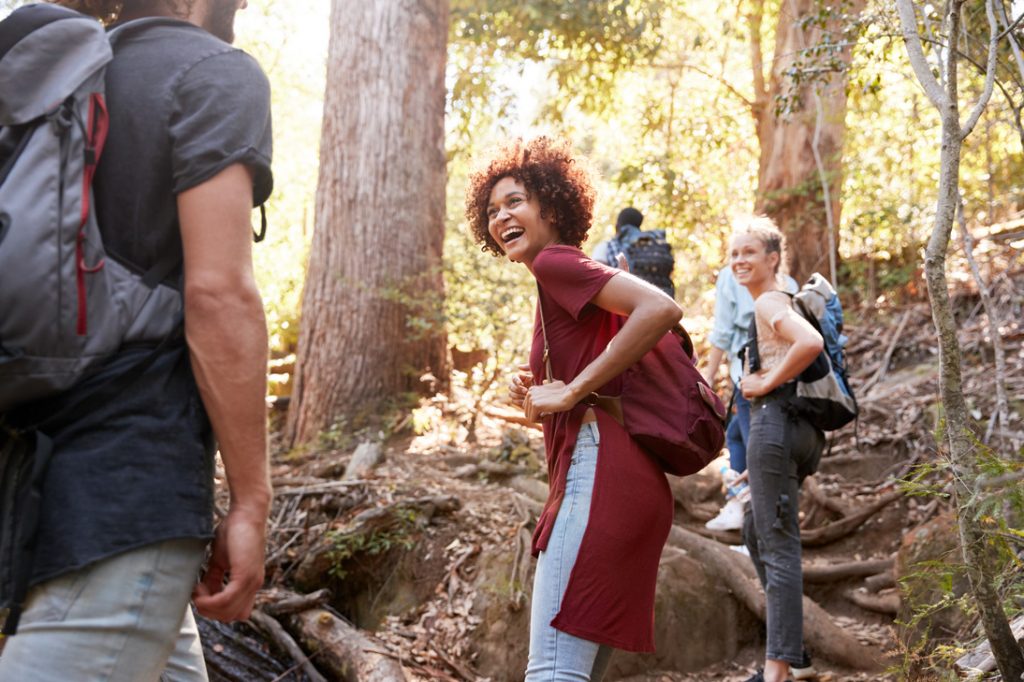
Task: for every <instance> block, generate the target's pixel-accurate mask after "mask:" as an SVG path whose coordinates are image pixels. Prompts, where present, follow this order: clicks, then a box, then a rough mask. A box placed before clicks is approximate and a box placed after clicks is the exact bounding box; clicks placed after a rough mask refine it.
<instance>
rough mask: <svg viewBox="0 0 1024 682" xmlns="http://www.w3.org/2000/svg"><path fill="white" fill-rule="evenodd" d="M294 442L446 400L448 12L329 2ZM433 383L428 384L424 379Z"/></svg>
mask: <svg viewBox="0 0 1024 682" xmlns="http://www.w3.org/2000/svg"><path fill="white" fill-rule="evenodd" d="M331 27H332V30H331V44H330V50H329V55H328V63H327V92H326V95H325V98H324V120H323V131H322V136H321V146H320V149H321V152H320V179H319V185H318V187H317V197H316V228H315V232H314V235H313V245H312V250H311V252H310V258H309V267H308V272H307V276H306V285H305V290H304V292H303V299H302V330H301V334H300V339H299V348H298V354H297V362H296V369H295V389H294V394H293V396H292V402H291V406H290V409H289V414H288V425H287V435H288V437H289V439H290V440H291V442H293V443H296V442H306V441H309V440H310V439H311V438H314V437H316V436H317V434H318V433H320V432H321V431H323V430H324V429H326V428H328V427H330V426H331V425H332V424H334V423H335V422H337V421H338V420H339V419H341V418H347V419H349V420H354V421H358V420H359V419H360V418H362V417H365V416H369V415H373V414H374V413H375V412H377V411H378V410H379V409H380V408H382V407H383V406H384V405H385V404H386V403H387V402H388V401H394V400H396V399H400V398H401V397H402V396H403V395H407V394H408V393H410V392H421V393H422V392H424V391H432V390H435V389H437V388H444V387H445V386H446V383H447V376H448V360H447V343H446V334H445V329H444V322H443V318H442V316H441V314H440V311H442V310H443V304H444V285H443V281H442V272H441V252H442V245H443V241H444V218H445V153H444V104H445V84H444V72H445V59H446V43H447V35H448V0H427V1H425V2H412V1H411V0H396V1H395V2H365V3H364V2H349V1H348V0H334V4H333V6H332V11H331ZM428 374H429V375H432V380H428V381H424V380H423V379H422V378H423V377H424V376H426V375H428Z"/></svg>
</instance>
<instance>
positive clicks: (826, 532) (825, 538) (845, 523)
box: [800, 490, 903, 547]
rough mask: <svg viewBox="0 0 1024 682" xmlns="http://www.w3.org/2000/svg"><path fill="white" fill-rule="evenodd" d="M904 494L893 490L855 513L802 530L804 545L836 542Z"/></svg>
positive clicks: (818, 545)
mask: <svg viewBox="0 0 1024 682" xmlns="http://www.w3.org/2000/svg"><path fill="white" fill-rule="evenodd" d="M902 496H903V493H902V492H900V491H899V490H892V491H890V492H888V493H886V494H885V495H882V496H881V497H880V498H878V499H877V500H875V501H874V502H873V503H872V504H870V505H868V506H867V507H865V508H864V509H862V510H860V511H859V512H856V513H855V514H851V515H849V516H847V517H844V518H842V519H839V520H838V521H834V522H832V523H830V524H828V525H827V526H822V527H821V528H814V529H811V530H805V531H801V533H800V540H801V542H802V543H803V546H804V547H821V546H822V545H827V544H829V543H832V542H835V541H836V540H839V539H841V538H844V537H846V536H847V535H849V534H850V533H852V532H853V531H855V530H857V528H859V527H860V525H861V524H862V523H864V522H865V521H867V520H868V519H870V518H871V517H872V516H874V515H875V513H876V512H878V511H879V510H880V509H882V508H883V507H885V506H886V505H888V504H889V503H890V502H894V501H895V500H898V499H899V498H901V497H902Z"/></svg>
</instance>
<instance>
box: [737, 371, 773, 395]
mask: <svg viewBox="0 0 1024 682" xmlns="http://www.w3.org/2000/svg"><path fill="white" fill-rule="evenodd" d="M740 390H741V391H743V397H744V398H747V399H749V398H760V397H761V396H765V395H768V394H769V393H771V392H772V390H773V389H772V388H771V385H770V384H769V383H768V378H767V377H766V376H765V375H764V374H748V375H747V376H745V377H743V379H741V380H740Z"/></svg>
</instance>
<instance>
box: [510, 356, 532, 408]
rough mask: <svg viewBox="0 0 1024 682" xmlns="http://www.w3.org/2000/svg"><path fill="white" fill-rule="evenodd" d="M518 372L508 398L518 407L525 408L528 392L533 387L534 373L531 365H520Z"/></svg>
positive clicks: (513, 379) (513, 378) (511, 384)
mask: <svg viewBox="0 0 1024 682" xmlns="http://www.w3.org/2000/svg"><path fill="white" fill-rule="evenodd" d="M518 370H519V371H518V372H517V373H516V375H515V376H514V377H512V383H510V384H509V386H508V398H509V400H510V401H511V402H512V404H513V405H515V406H516V407H523V401H524V400H526V392H527V391H529V390H530V387H531V386H533V372H531V371H530V366H529V365H519V366H518Z"/></svg>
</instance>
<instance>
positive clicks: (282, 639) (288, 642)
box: [249, 609, 327, 682]
mask: <svg viewBox="0 0 1024 682" xmlns="http://www.w3.org/2000/svg"><path fill="white" fill-rule="evenodd" d="M249 621H250V622H252V623H253V624H255V625H256V626H257V627H258V628H259V629H260V630H262V631H263V632H264V633H265V634H266V635H268V636H269V637H270V638H271V639H272V640H274V642H276V643H277V645H278V646H279V647H281V648H282V649H283V650H285V651H287V652H288V655H289V656H291V657H292V660H294V661H295V663H296V665H297V666H298V667H300V668H302V671H303V672H304V673H306V676H307V677H309V679H310V682H327V678H325V677H324V676H323V675H321V674H320V671H319V670H317V669H316V667H315V666H314V665H313V664H312V662H310V660H309V657H308V656H306V652H304V651H303V650H302V647H300V646H299V645H298V644H297V643H296V642H295V640H294V639H292V636H291V635H289V634H288V633H287V632H286V631H285V629H284V627H283V626H282V625H281V624H280V623H278V622H277V621H276V620H274V619H273V618H271V617H270V616H268V615H267V614H265V613H263V612H262V611H260V610H259V609H254V610H253V612H252V613H251V614H250V615H249Z"/></svg>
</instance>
